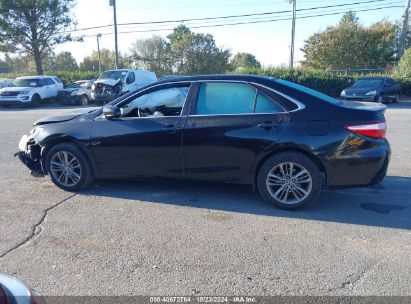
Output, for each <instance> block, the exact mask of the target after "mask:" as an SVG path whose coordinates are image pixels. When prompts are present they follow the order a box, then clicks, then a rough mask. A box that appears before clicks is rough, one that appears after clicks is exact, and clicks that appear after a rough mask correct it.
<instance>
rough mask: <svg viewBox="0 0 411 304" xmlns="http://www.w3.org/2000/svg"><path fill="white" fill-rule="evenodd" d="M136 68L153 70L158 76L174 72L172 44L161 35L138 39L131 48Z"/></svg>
mask: <svg viewBox="0 0 411 304" xmlns="http://www.w3.org/2000/svg"><path fill="white" fill-rule="evenodd" d="M130 52H131V56H130V57H131V58H132V60H133V61H134V64H135V66H136V68H138V69H145V70H149V71H153V72H155V73H156V75H157V76H164V75H168V74H171V73H172V62H171V53H170V44H169V43H168V42H167V40H166V39H164V38H163V37H161V36H156V35H153V36H152V37H151V38H146V39H140V40H137V41H136V42H135V43H134V44H133V46H132V47H131V49H130Z"/></svg>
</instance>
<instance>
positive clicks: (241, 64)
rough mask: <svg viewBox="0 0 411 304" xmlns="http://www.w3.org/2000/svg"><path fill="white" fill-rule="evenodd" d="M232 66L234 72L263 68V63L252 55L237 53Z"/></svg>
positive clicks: (231, 62) (232, 60)
mask: <svg viewBox="0 0 411 304" xmlns="http://www.w3.org/2000/svg"><path fill="white" fill-rule="evenodd" d="M230 64H231V66H232V68H233V69H234V70H239V69H254V68H261V63H260V62H259V61H258V60H257V58H255V56H254V55H253V54H250V53H237V54H235V55H234V57H233V59H231V61H230Z"/></svg>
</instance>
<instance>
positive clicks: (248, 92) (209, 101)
mask: <svg viewBox="0 0 411 304" xmlns="http://www.w3.org/2000/svg"><path fill="white" fill-rule="evenodd" d="M255 95H256V89H255V88H253V87H252V86H250V85H247V84H242V83H218V82H216V83H202V84H201V87H200V91H199V93H198V99H197V106H196V110H195V114H197V115H213V114H248V113H253V110H254V100H255Z"/></svg>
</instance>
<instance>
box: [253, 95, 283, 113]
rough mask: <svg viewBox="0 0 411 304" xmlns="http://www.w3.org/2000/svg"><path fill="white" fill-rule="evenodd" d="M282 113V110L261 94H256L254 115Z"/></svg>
mask: <svg viewBox="0 0 411 304" xmlns="http://www.w3.org/2000/svg"><path fill="white" fill-rule="evenodd" d="M278 112H284V109H283V108H282V107H281V106H280V105H279V104H278V103H276V102H275V101H274V100H272V99H271V98H269V97H268V96H266V95H265V94H263V93H258V95H257V101H256V105H255V113H278Z"/></svg>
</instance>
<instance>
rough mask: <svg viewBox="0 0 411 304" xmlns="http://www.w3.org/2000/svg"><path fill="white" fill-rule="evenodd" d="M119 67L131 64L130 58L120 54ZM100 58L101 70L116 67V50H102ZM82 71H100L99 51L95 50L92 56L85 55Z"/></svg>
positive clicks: (81, 64) (81, 65) (81, 63)
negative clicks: (99, 62)
mask: <svg viewBox="0 0 411 304" xmlns="http://www.w3.org/2000/svg"><path fill="white" fill-rule="evenodd" d="M118 57H119V58H118V59H119V68H120V69H122V68H126V67H128V66H129V61H128V58H126V57H124V56H122V54H118ZM100 60H101V71H105V70H110V69H115V68H116V63H115V52H114V51H112V50H109V49H101V50H100ZM79 67H80V70H81V71H96V72H98V52H97V51H93V52H92V53H91V55H90V56H87V57H84V59H83V61H82V62H80V65H79Z"/></svg>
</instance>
